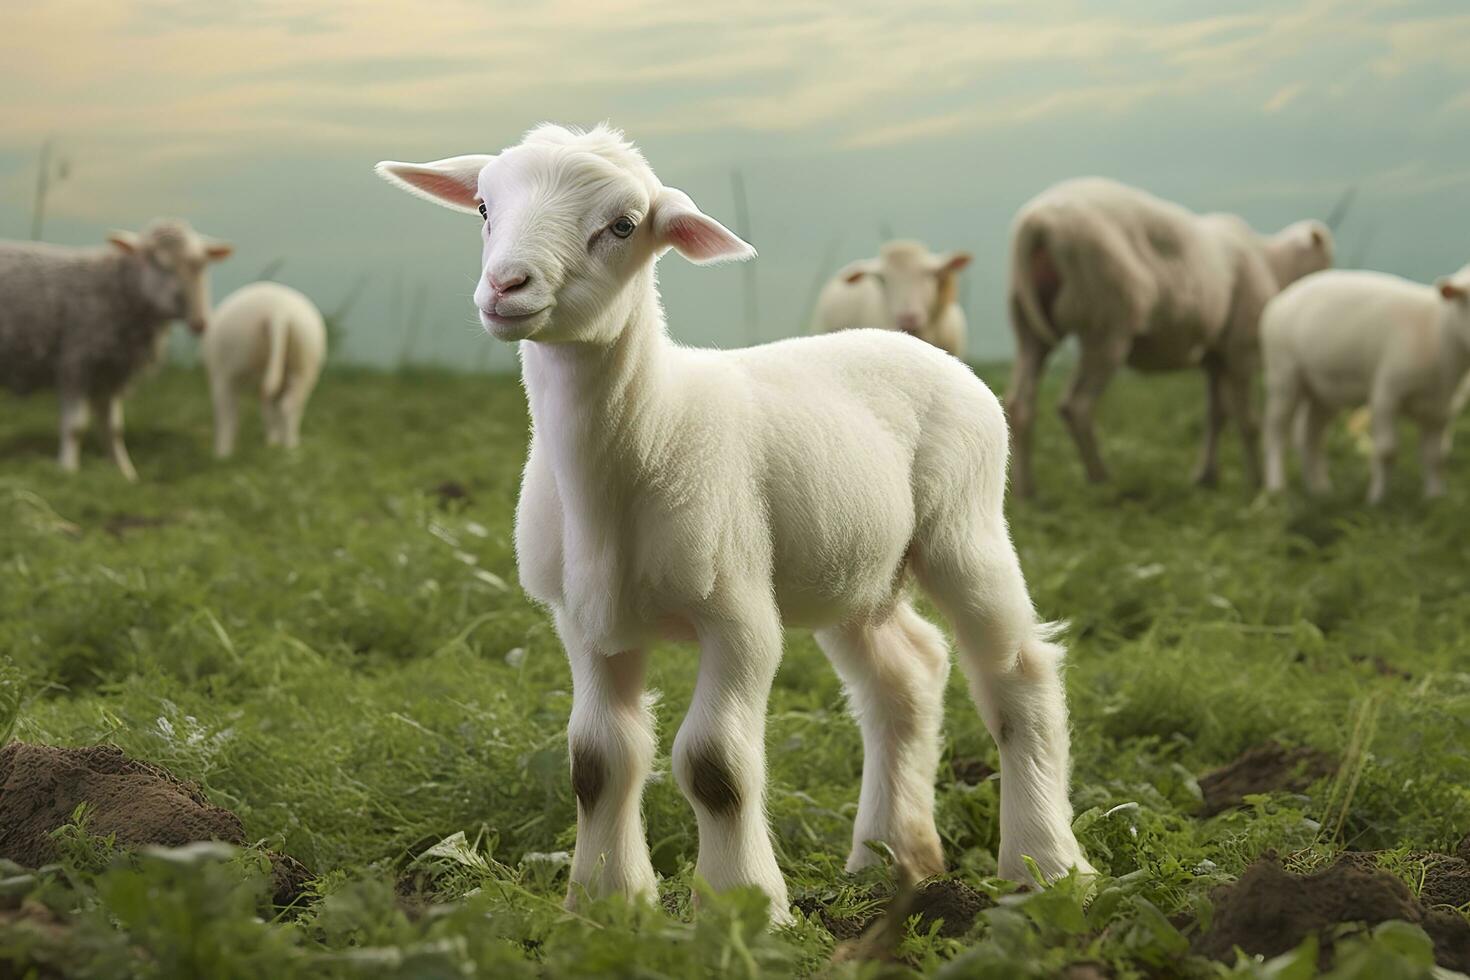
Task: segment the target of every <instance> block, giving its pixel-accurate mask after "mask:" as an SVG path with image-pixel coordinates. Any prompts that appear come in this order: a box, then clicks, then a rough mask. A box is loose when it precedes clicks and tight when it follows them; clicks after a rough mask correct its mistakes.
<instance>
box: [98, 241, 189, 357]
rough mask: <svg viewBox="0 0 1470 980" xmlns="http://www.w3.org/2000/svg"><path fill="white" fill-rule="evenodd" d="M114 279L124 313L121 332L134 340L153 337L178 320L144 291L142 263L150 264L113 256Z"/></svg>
mask: <svg viewBox="0 0 1470 980" xmlns="http://www.w3.org/2000/svg"><path fill="white" fill-rule="evenodd" d="M106 261H107V262H108V263H109V264H110V267H111V269H110V271H111V273H112V278H113V283H114V287H113V295H114V297H115V300H116V302H117V304H118V306H119V307H120V309H118V310H116V311H115V312H116V313H117V314H119V315H118V319H117V329H119V330H121V331H124V332H126V333H129V334H131V335H134V336H146V337H152V336H154V335H156V334H157V333H158V332H159V331H161V330H162V329H163V328H164V327H166V326H168V324H169V322H170V321H171V320H174V319H175V316H174V315H173V312H172V311H170V310H161V309H159V308H158V306H157V304H155V303H154V302H153V301H152V300H150V299H149V298H148V295H147V294H146V293H145V292H144V291H143V282H142V279H143V270H142V268H141V267H140V263H142V262H144V261H146V260H145V259H141V258H138V257H137V256H133V255H121V254H116V255H109V256H107V260H106Z"/></svg>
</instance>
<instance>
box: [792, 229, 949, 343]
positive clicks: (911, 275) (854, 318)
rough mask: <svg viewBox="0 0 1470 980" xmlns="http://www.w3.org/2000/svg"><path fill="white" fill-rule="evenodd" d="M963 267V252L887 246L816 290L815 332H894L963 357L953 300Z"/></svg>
mask: <svg viewBox="0 0 1470 980" xmlns="http://www.w3.org/2000/svg"><path fill="white" fill-rule="evenodd" d="M969 264H970V254H969V253H968V252H948V253H946V254H944V255H935V254H934V253H933V252H930V251H929V249H928V247H927V246H925V245H924V244H923V243H922V242H913V241H893V242H888V243H887V244H886V245H884V246H883V247H882V249H880V250H879V252H878V257H877V258H876V259H860V260H859V261H857V262H851V263H849V264H848V265H847V266H846V267H845V268H844V269H843V270H842V271H841V272H839V273H837V275H835V276H833V277H832V280H831V281H830V282H828V283H827V285H826V286H824V287H823V288H822V292H821V295H820V296H818V297H817V312H816V316H815V321H816V330H817V332H818V333H832V332H833V331H836V330H851V329H854V328H857V327H877V328H879V329H882V330H898V331H901V332H903V333H908V334H913V335H914V336H915V337H918V338H919V339H920V340H923V341H926V342H928V343H931V344H933V345H934V346H935V347H938V348H939V349H940V350H944V351H948V352H949V353H951V354H953V355H954V356H955V357H964V356H965V311H964V310H962V309H960V304H959V303H957V302H956V301H955V297H956V294H957V293H958V291H959V273H960V270H961V269H963V268H964V267H965V266H967V265H969Z"/></svg>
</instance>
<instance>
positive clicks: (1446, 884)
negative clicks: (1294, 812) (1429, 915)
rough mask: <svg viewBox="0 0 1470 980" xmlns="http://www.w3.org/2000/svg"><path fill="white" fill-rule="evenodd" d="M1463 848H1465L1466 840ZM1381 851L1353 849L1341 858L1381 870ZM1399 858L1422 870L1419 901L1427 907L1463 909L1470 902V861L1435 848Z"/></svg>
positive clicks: (1354, 863)
mask: <svg viewBox="0 0 1470 980" xmlns="http://www.w3.org/2000/svg"><path fill="white" fill-rule="evenodd" d="M1461 847H1462V848H1463V847H1464V844H1463V842H1462V843H1461ZM1381 853H1382V852H1381V851H1351V852H1349V853H1347V854H1344V855H1343V856H1342V860H1344V861H1347V862H1350V863H1352V864H1353V865H1355V866H1357V867H1360V868H1366V869H1368V870H1378V868H1379V860H1378V855H1379V854H1381ZM1395 860H1396V861H1400V862H1404V863H1407V864H1408V865H1409V866H1410V867H1414V866H1417V867H1418V868H1422V869H1423V884H1422V885H1420V888H1419V904H1421V905H1423V906H1424V907H1425V908H1434V907H1436V906H1441V905H1443V906H1448V907H1450V908H1461V907H1463V906H1465V905H1467V904H1470V861H1466V860H1465V859H1464V858H1463V857H1456V856H1455V855H1453V854H1436V853H1434V852H1433V851H1413V852H1410V853H1409V854H1406V855H1404V856H1403V857H1402V858H1397V857H1396V858H1395Z"/></svg>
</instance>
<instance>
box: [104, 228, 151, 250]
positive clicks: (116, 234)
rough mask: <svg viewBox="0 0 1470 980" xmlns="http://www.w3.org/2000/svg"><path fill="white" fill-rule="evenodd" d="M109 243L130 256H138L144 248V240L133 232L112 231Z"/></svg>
mask: <svg viewBox="0 0 1470 980" xmlns="http://www.w3.org/2000/svg"><path fill="white" fill-rule="evenodd" d="M107 243H108V244H109V245H111V246H113V247H114V248H117V249H120V250H121V251H124V252H126V253H128V254H129V255H136V254H137V253H138V252H139V251H141V250H142V248H143V239H141V238H139V237H138V236H137V235H136V234H135V233H133V232H131V231H110V232H108V233H107Z"/></svg>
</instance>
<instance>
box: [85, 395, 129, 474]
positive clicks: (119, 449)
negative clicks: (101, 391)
mask: <svg viewBox="0 0 1470 980" xmlns="http://www.w3.org/2000/svg"><path fill="white" fill-rule="evenodd" d="M95 411H96V413H97V414H98V415H99V416H101V417H102V418H103V420H104V425H105V426H106V431H107V448H108V450H109V451H110V452H111V453H112V461H113V462H114V463H116V464H117V468H118V469H119V470H120V471H121V472H122V475H123V479H124V480H127V481H128V482H129V483H137V482H138V471H137V470H136V469H134V468H133V461H132V459H131V458H130V457H129V456H128V447H127V443H125V442H123V402H122V396H121V395H113V396H111V397H110V398H100V399H98V400H97V404H96V406H95Z"/></svg>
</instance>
